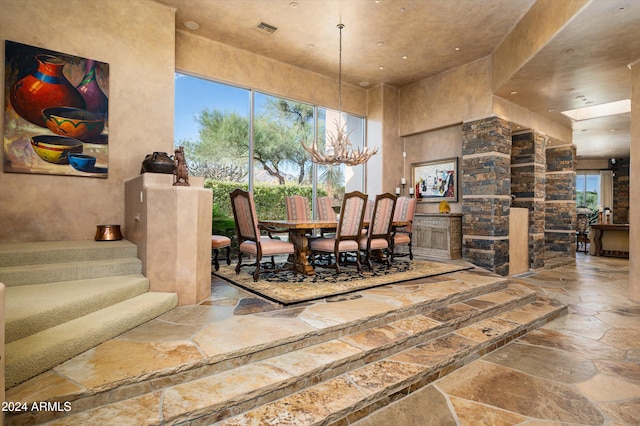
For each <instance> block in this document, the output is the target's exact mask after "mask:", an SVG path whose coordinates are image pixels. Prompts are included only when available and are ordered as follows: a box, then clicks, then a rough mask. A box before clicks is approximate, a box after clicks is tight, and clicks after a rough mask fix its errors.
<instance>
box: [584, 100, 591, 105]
mask: <svg viewBox="0 0 640 426" xmlns="http://www.w3.org/2000/svg"><path fill="white" fill-rule="evenodd" d="M592 103H593V101H586V102H585V104H587V105H591V104H592Z"/></svg>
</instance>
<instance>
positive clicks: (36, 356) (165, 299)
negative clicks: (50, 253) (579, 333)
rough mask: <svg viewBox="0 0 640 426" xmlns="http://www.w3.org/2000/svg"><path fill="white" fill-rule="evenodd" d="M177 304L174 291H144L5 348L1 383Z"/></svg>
mask: <svg viewBox="0 0 640 426" xmlns="http://www.w3.org/2000/svg"><path fill="white" fill-rule="evenodd" d="M177 304H178V296H177V295H176V294H174V293H144V294H141V295H139V296H136V297H133V298H131V299H127V300H125V301H122V302H119V303H116V304H114V305H111V306H108V307H106V308H103V309H101V310H98V311H95V312H92V313H90V314H87V315H84V316H82V317H79V318H76V319H74V320H71V321H67V322H65V323H63V324H60V325H57V326H55V327H51V328H48V329H46V330H43V331H41V332H39V333H36V334H33V335H30V336H28V337H25V338H22V339H19V340H16V341H13V342H11V343H9V344H7V345H6V347H5V361H6V369H5V385H6V387H7V388H10V387H12V386H15V385H16V384H18V383H21V382H23V381H25V380H27V379H29V378H31V377H34V376H36V375H38V374H40V373H42V372H44V371H47V370H49V369H50V368H52V367H54V366H56V365H58V364H60V363H62V362H64V361H66V360H68V359H70V358H72V357H74V356H76V355H78V354H80V353H82V352H84V351H86V350H88V349H90V348H93V347H95V346H97V345H98V344H100V343H102V342H104V341H106V340H108V339H111V338H113V337H115V336H117V335H119V334H122V333H124V332H125V331H127V330H130V329H132V328H134V327H136V326H138V325H140V324H142V323H144V322H146V321H149V320H150V319H152V318H155V317H157V316H159V315H161V314H163V313H165V312H167V311H169V310H171V309H173V308H174V307H176V306H177Z"/></svg>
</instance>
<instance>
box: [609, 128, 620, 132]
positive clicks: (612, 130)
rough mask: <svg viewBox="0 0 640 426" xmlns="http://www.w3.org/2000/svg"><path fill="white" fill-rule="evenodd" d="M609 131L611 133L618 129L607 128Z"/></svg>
mask: <svg viewBox="0 0 640 426" xmlns="http://www.w3.org/2000/svg"><path fill="white" fill-rule="evenodd" d="M609 131H610V132H611V133H615V132H617V131H618V129H609Z"/></svg>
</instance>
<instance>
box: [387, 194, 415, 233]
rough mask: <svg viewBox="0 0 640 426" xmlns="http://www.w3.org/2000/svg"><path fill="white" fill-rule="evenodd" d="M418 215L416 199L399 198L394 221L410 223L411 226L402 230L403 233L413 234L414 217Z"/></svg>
mask: <svg viewBox="0 0 640 426" xmlns="http://www.w3.org/2000/svg"><path fill="white" fill-rule="evenodd" d="M415 213H416V199H415V198H413V197H411V198H409V197H398V199H397V201H396V210H395V213H394V215H393V220H394V221H402V222H409V225H408V226H406V227H403V228H402V231H403V232H411V229H412V227H413V217H414V216H415Z"/></svg>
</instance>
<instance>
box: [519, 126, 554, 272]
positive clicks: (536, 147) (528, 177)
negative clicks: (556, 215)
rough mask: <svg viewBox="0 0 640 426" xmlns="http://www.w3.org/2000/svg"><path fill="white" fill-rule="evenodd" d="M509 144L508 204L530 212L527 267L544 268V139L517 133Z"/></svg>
mask: <svg viewBox="0 0 640 426" xmlns="http://www.w3.org/2000/svg"><path fill="white" fill-rule="evenodd" d="M512 142H513V145H512V148H511V194H512V195H513V196H514V197H515V198H514V200H513V203H512V204H511V205H512V207H522V208H526V209H528V210H529V268H531V269H539V268H544V226H545V220H544V216H545V202H544V199H545V168H546V157H545V144H546V137H545V135H543V134H540V133H534V132H526V133H519V134H517V135H513V137H512Z"/></svg>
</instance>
